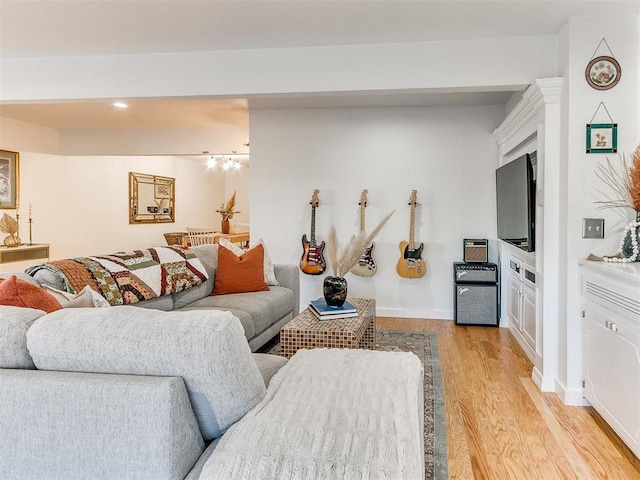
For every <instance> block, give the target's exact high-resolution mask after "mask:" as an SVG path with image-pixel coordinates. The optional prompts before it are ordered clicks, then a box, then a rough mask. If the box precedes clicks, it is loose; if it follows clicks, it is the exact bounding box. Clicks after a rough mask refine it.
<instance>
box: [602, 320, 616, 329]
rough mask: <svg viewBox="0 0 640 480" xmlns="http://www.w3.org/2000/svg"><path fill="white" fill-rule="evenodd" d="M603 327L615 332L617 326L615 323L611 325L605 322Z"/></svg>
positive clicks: (608, 321)
mask: <svg viewBox="0 0 640 480" xmlns="http://www.w3.org/2000/svg"><path fill="white" fill-rule="evenodd" d="M604 326H605V327H607V328H608V329H609V330H611V331H612V332H617V331H618V324H617V323H613V322H612V321H610V320H607V321H606V322H604Z"/></svg>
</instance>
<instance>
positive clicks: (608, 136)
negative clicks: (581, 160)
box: [587, 102, 618, 153]
mask: <svg viewBox="0 0 640 480" xmlns="http://www.w3.org/2000/svg"><path fill="white" fill-rule="evenodd" d="M600 107H602V108H604V110H605V112H606V113H607V117H609V122H610V123H593V120H594V119H595V118H596V115H597V114H598V111H599V110H600ZM617 152H618V124H617V123H613V119H612V118H611V115H610V114H609V110H607V106H606V105H605V104H604V102H600V104H599V105H598V108H596V111H595V112H594V114H593V117H591V121H590V122H589V123H587V153H617Z"/></svg>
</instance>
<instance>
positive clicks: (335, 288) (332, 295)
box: [323, 212, 393, 306]
mask: <svg viewBox="0 0 640 480" xmlns="http://www.w3.org/2000/svg"><path fill="white" fill-rule="evenodd" d="M391 215H393V212H391V213H389V214H387V215H386V216H385V217H384V218H383V219H382V220H381V221H380V223H379V224H378V225H377V226H376V228H374V229H373V230H372V231H371V233H370V234H369V235H367V234H366V233H365V232H364V231H361V232H360V233H359V234H358V235H352V236H351V239H350V240H349V243H348V244H347V246H346V247H344V248H340V242H339V241H338V233H337V231H336V227H335V226H333V225H331V228H330V229H329V237H328V240H327V249H328V253H329V266H330V267H331V271H332V273H333V275H332V276H328V277H325V279H324V283H323V293H324V299H325V301H326V302H327V304H328V305H331V306H340V305H342V304H343V303H344V301H345V300H346V298H347V280H346V279H345V278H344V276H345V275H346V274H347V273H348V272H350V271H351V270H352V269H353V267H354V266H355V265H356V263H358V260H360V258H361V257H362V255H363V254H364V252H365V250H366V249H367V246H369V245H371V243H372V242H373V239H374V238H376V236H377V235H378V233H380V230H382V227H384V225H385V224H386V223H387V221H388V220H389V218H391Z"/></svg>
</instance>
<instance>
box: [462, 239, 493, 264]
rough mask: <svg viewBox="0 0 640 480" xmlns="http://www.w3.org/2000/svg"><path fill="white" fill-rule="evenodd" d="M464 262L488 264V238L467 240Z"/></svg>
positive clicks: (464, 244) (464, 241)
mask: <svg viewBox="0 0 640 480" xmlns="http://www.w3.org/2000/svg"><path fill="white" fill-rule="evenodd" d="M463 246H464V261H465V262H467V263H487V262H488V261H489V241H488V240H487V239H486V238H475V239H474V238H465V239H464V240H463Z"/></svg>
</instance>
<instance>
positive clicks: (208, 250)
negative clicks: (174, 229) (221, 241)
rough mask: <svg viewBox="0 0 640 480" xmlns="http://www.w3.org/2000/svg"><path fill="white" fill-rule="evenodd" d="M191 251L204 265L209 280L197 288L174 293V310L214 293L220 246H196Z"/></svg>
mask: <svg viewBox="0 0 640 480" xmlns="http://www.w3.org/2000/svg"><path fill="white" fill-rule="evenodd" d="M191 251H192V252H193V253H194V254H195V255H196V257H198V259H199V260H200V263H202V265H203V266H204V268H205V270H206V271H207V275H208V276H209V278H207V281H206V282H203V283H202V284H200V285H198V286H196V287H191V288H187V289H186V290H183V291H181V292H176V293H174V294H173V295H172V297H173V308H174V310H178V309H179V308H182V307H185V306H187V305H189V304H190V303H193V302H195V301H196V300H200V299H201V298H204V297H206V296H208V295H211V292H213V283H214V282H215V278H216V267H217V266H218V245H214V244H205V245H195V246H193V247H191Z"/></svg>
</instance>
